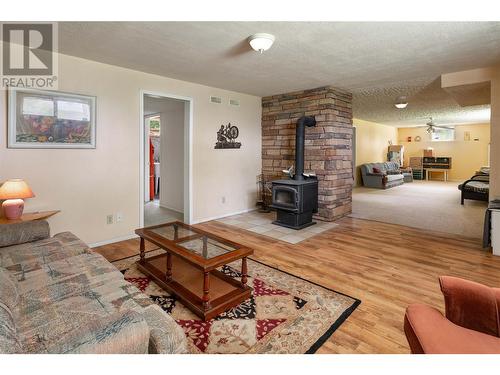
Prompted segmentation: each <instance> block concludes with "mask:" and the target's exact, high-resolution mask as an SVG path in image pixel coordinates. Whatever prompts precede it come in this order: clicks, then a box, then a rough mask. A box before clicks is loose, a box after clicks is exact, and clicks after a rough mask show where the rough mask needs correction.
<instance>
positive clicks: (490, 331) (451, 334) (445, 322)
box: [404, 276, 500, 354]
mask: <svg viewBox="0 0 500 375" xmlns="http://www.w3.org/2000/svg"><path fill="white" fill-rule="evenodd" d="M439 282H440V284H441V291H442V293H443V295H444V301H445V311H446V313H445V316H443V315H442V314H441V312H439V311H438V310H437V309H435V308H433V307H430V306H426V305H421V304H413V305H410V306H409V307H408V308H407V309H406V315H405V320H404V331H405V334H406V338H407V339H408V343H409V345H410V349H411V352H412V353H414V354H460V353H470V354H479V353H495V354H500V317H499V312H500V289H498V288H490V287H487V286H485V285H482V284H478V283H475V282H472V281H467V280H463V279H459V278H456V277H450V276H441V277H440V278H439Z"/></svg>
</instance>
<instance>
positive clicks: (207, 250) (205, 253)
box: [177, 236, 237, 259]
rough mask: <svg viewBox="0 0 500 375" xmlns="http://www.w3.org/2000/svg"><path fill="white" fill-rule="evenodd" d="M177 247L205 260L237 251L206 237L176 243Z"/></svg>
mask: <svg viewBox="0 0 500 375" xmlns="http://www.w3.org/2000/svg"><path fill="white" fill-rule="evenodd" d="M177 246H180V247H182V248H183V249H186V250H189V251H191V252H193V253H195V254H197V255H199V256H201V257H203V258H205V259H211V258H215V257H217V256H219V255H222V254H225V253H228V252H231V251H234V250H237V248H236V247H233V246H230V245H227V244H224V243H221V242H219V241H217V240H215V239H213V238H209V237H207V236H201V237H199V238H195V239H191V240H187V241H183V242H178V243H177Z"/></svg>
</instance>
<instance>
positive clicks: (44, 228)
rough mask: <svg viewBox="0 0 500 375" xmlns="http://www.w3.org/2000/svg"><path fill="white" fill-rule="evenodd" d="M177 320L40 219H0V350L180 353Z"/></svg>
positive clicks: (182, 343)
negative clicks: (1, 222) (51, 232)
mask: <svg viewBox="0 0 500 375" xmlns="http://www.w3.org/2000/svg"><path fill="white" fill-rule="evenodd" d="M185 352H187V341H186V337H185V334H184V332H183V330H182V328H181V327H180V326H178V325H177V324H176V323H175V321H174V320H173V319H172V318H171V317H170V316H169V315H167V314H166V313H164V312H163V310H162V309H161V308H160V307H159V306H157V305H156V304H154V303H153V302H152V301H151V300H150V299H149V298H148V297H147V296H146V295H145V294H143V293H141V292H140V291H139V290H138V289H137V288H136V287H135V286H133V285H131V284H130V283H128V282H126V281H125V280H124V278H123V275H122V273H121V272H119V271H118V270H117V269H116V268H115V267H114V266H113V265H112V264H111V263H109V262H108V261H107V260H106V259H105V258H103V257H102V256H101V255H99V254H97V253H94V252H92V251H91V250H90V249H89V248H88V246H87V245H86V244H85V243H83V242H82V241H80V240H79V239H78V238H77V237H76V236H75V235H73V234H72V233H69V232H65V233H59V234H56V235H55V236H54V237H50V236H49V225H48V223H47V222H45V221H35V222H27V223H19V224H8V225H0V353H185Z"/></svg>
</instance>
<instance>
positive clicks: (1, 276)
mask: <svg viewBox="0 0 500 375" xmlns="http://www.w3.org/2000/svg"><path fill="white" fill-rule="evenodd" d="M0 301H3V303H5V304H6V305H7V307H8V308H9V309H14V308H15V307H16V306H17V304H18V302H19V290H18V282H17V280H16V277H15V276H14V275H13V274H12V273H11V272H10V271H9V270H6V269H5V268H3V267H0Z"/></svg>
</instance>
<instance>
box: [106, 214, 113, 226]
mask: <svg viewBox="0 0 500 375" xmlns="http://www.w3.org/2000/svg"><path fill="white" fill-rule="evenodd" d="M106 224H113V215H108V216H106Z"/></svg>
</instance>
